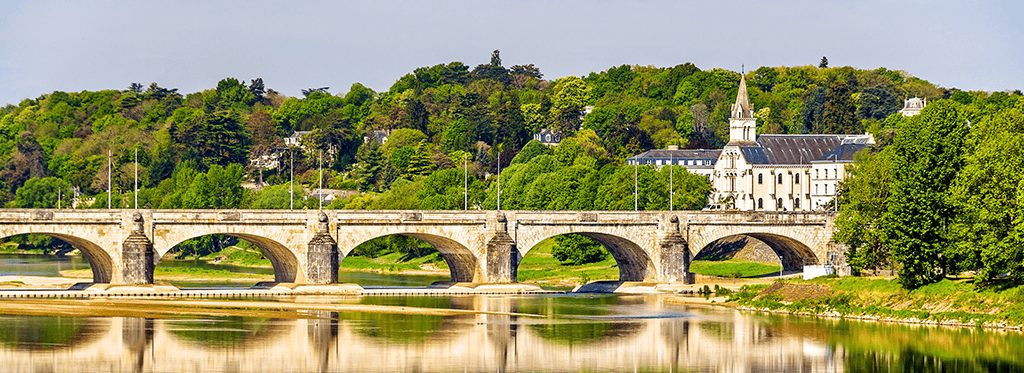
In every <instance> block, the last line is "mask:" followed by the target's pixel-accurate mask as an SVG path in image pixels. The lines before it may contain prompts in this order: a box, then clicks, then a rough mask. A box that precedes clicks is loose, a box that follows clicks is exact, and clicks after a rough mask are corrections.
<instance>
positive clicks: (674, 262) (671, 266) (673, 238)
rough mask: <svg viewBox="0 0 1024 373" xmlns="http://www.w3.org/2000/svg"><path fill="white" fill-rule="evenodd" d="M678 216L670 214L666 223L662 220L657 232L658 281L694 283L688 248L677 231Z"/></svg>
mask: <svg viewBox="0 0 1024 373" xmlns="http://www.w3.org/2000/svg"><path fill="white" fill-rule="evenodd" d="M679 224H680V222H679V217H678V216H676V215H672V216H671V217H669V218H668V222H667V224H666V223H665V222H664V221H663V222H662V224H661V225H662V226H661V227H660V228H661V229H660V231H661V232H659V233H660V234H658V245H657V249H656V250H657V256H658V258H654V259H655V260H658V261H659V262H660V263H659V269H660V271H659V272H660V273H658V282H682V283H685V284H692V283H694V275H693V273H690V259H691V258H690V249H689V245H688V244H687V242H686V239H684V238H683V236H682V235H681V234H680V233H679Z"/></svg>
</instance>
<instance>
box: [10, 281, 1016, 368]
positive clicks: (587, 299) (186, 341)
mask: <svg viewBox="0 0 1024 373" xmlns="http://www.w3.org/2000/svg"><path fill="white" fill-rule="evenodd" d="M22 274H24V273H22ZM679 299H680V298H677V297H675V296H668V295H664V296H661V295H650V296H618V295H536V296H496V295H494V296H458V297H287V298H281V299H277V300H281V301H290V302H310V303H346V304H351V303H355V304H364V305H390V306H401V307H419V308H442V309H458V310H474V311H481V312H492V313H489V314H488V313H477V314H466V315H458V316H432V315H409V314H387V313H359V312H341V313H338V312H322V311H297V312H295V313H294V314H293V315H294V318H291V317H289V318H279V319H270V318H257V317H214V316H202V317H181V318H165V319H143V318H124V317H50V316H16V315H3V314H2V312H0V371H3V372H6V371H10V372H61V371H87V372H93V371H103V372H200V371H202V372H580V371H584V372H685V371H699V372H1000V371H1002V372H1020V371H1024V336H1022V334H1020V333H1016V332H1000V331H985V330H977V329H961V328H956V329H950V328H937V327H922V326H907V325H893V324H878V323H867V322H858V321H843V320H828V319H817V318H808V317H795V316H781V315H766V314H751V313H744V312H738V311H735V310H732V309H728V308H722V307H704V306H692V305H684V304H679V303H677V301H678V300H679ZM0 302H2V301H0ZM83 307H88V305H86V304H85V301H83ZM509 313H518V314H529V315H539V316H540V317H535V316H527V315H510V314H509Z"/></svg>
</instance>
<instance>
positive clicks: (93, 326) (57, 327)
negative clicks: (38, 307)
mask: <svg viewBox="0 0 1024 373" xmlns="http://www.w3.org/2000/svg"><path fill="white" fill-rule="evenodd" d="M108 323H109V320H103V319H100V318H92V317H63V316H7V315H0V345H2V346H4V347H5V348H6V349H26V350H52V349H59V348H65V347H74V346H75V345H78V344H85V343H88V342H89V341H91V340H93V339H95V338H96V337H97V336H98V335H100V334H101V333H103V332H105V330H106V329H108V328H109V326H107V327H105V326H104V325H102V324H108Z"/></svg>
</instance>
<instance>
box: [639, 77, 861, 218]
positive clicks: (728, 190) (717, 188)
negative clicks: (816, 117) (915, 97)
mask: <svg viewBox="0 0 1024 373" xmlns="http://www.w3.org/2000/svg"><path fill="white" fill-rule="evenodd" d="M874 143H875V140H874V137H873V136H871V135H870V134H863V135H828V134H823V135H768V134H760V135H759V134H757V118H756V117H754V108H753V106H751V105H750V99H749V97H748V95H747V82H746V79H745V78H743V77H742V75H741V77H740V87H739V91H738V92H737V94H736V103H734V104H733V106H732V116H731V117H730V118H729V143H728V144H726V145H725V147H724V148H722V149H721V151H720V153H719V154H718V158H717V160H716V161H714V162H711V163H713V168H712V167H709V165H706V164H705V165H702V166H700V167H691V166H689V165H688V164H687V163H685V162H686V160H685V159H686V154H687V153H691V152H694V150H693V149H683V150H672V149H669V150H652V151H648V152H646V153H643V154H639V155H637V156H634V157H632V158H630V159H629V160H628V161H627V163H628V164H653V165H655V166H660V165H663V164H678V165H682V166H684V167H686V168H687V169H688V171H690V172H691V173H695V174H700V175H706V176H708V178H709V179H710V180H711V184H712V186H713V190H712V192H711V196H709V198H708V200H709V202H710V204H712V205H713V206H720V207H721V208H723V209H730V210H743V211H812V210H826V209H830V208H832V201H833V200H834V199H835V196H836V189H837V188H838V187H839V182H840V181H842V180H843V179H844V178H846V176H847V174H846V166H847V165H850V164H852V163H853V154H854V153H856V152H857V151H859V150H862V149H864V148H866V147H868V146H871V145H873V144H874ZM701 151H702V152H709V150H701ZM658 152H660V153H658ZM672 152H679V153H680V154H679V155H678V156H677V155H676V154H668V153H672ZM650 155H657V156H659V157H661V158H666V160H667V161H664V160H660V158H659V159H652V158H650V157H651V156H650ZM668 159H671V160H668ZM680 161H682V162H680Z"/></svg>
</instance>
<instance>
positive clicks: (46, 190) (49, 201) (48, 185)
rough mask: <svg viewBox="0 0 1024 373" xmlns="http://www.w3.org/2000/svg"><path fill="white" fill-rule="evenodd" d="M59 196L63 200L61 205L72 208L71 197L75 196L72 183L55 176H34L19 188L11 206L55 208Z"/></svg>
mask: <svg viewBox="0 0 1024 373" xmlns="http://www.w3.org/2000/svg"><path fill="white" fill-rule="evenodd" d="M58 196H59V197H60V199H61V200H62V202H61V206H63V207H64V208H70V207H71V199H72V198H73V197H74V196H73V195H72V191H71V184H69V183H68V182H66V181H64V180H61V179H58V178H55V177H44V178H42V179H39V178H32V179H28V181H25V185H24V186H22V187H21V188H18V191H17V193H15V196H14V201H12V203H11V204H12V206H11V207H16V208H55V207H57V199H58Z"/></svg>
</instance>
